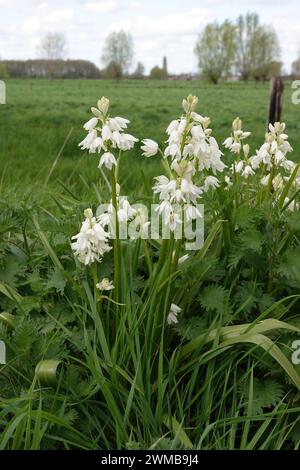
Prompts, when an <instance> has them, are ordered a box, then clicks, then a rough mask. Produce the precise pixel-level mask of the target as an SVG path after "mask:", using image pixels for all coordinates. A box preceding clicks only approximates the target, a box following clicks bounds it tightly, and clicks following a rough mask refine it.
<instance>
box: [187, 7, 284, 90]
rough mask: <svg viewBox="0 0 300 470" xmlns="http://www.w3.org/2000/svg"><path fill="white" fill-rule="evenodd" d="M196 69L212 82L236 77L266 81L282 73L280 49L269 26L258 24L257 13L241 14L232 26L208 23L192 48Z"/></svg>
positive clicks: (230, 23) (275, 35)
mask: <svg viewBox="0 0 300 470" xmlns="http://www.w3.org/2000/svg"><path fill="white" fill-rule="evenodd" d="M195 54H196V56H197V58H198V65H199V70H200V72H201V74H202V76H204V77H206V78H207V79H208V80H209V81H211V82H212V83H218V81H219V80H220V79H221V78H224V77H228V76H230V75H235V76H237V77H239V78H240V79H241V80H249V79H254V80H257V81H258V80H267V79H269V78H270V77H272V76H274V75H279V74H280V73H281V68H282V63H281V62H280V46H279V40H278V37H277V34H276V32H275V30H274V28H273V27H272V26H271V25H264V24H260V21H259V16H258V15H257V14H256V13H248V14H246V15H244V16H243V15H240V16H239V17H238V19H237V20H236V22H235V23H233V22H231V21H229V20H225V21H224V22H223V23H217V22H214V23H211V24H208V25H207V26H206V27H205V29H204V31H203V32H202V34H201V35H200V36H199V38H198V41H197V44H196V46H195Z"/></svg>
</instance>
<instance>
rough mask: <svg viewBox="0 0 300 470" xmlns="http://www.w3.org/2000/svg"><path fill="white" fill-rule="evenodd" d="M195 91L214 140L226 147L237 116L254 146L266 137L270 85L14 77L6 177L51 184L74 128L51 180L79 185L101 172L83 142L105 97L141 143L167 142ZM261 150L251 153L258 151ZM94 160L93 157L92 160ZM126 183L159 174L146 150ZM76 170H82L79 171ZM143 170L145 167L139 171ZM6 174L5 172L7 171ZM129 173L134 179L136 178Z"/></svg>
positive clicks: (2, 159) (3, 147)
mask: <svg viewBox="0 0 300 470" xmlns="http://www.w3.org/2000/svg"><path fill="white" fill-rule="evenodd" d="M189 93H192V94H195V95H197V96H198V97H199V106H198V111H199V112H200V113H201V114H203V115H208V116H210V117H211V119H212V129H213V135H214V136H215V137H216V138H217V140H218V141H219V143H220V144H221V143H222V141H223V140H224V138H225V137H227V136H228V135H229V133H230V128H231V122H232V120H233V119H234V118H235V117H236V116H237V115H238V116H240V117H241V118H242V119H243V121H244V129H245V130H250V131H252V133H253V137H252V145H255V148H258V147H259V146H260V145H261V143H262V142H263V139H264V132H265V125H266V116H267V107H268V97H269V84H264V85H261V84H259V85H256V84H254V83H224V84H221V85H218V86H215V85H209V84H206V83H203V82H198V81H192V82H181V81H180V82H175V81H170V82H159V81H132V80H131V81H127V80H125V81H121V82H119V83H116V82H113V81H107V80H93V81H88V80H86V81H83V80H64V81H61V80H53V81H50V80H8V82H7V105H6V106H1V107H0V119H1V135H2V137H1V139H0V172H1V174H3V175H4V177H3V180H4V182H5V183H8V184H9V185H10V186H11V185H14V184H15V183H17V184H18V185H19V184H20V182H24V184H28V183H29V182H30V183H31V182H32V180H33V179H34V180H35V181H37V182H38V183H40V182H43V181H45V178H46V177H47V175H48V173H49V170H50V168H51V166H52V162H53V161H54V159H55V156H56V155H57V153H58V152H59V150H60V148H61V146H62V145H63V142H64V140H65V138H66V136H67V135H68V133H69V131H70V129H71V128H72V127H73V132H72V134H71V136H70V138H69V140H68V142H67V144H66V146H65V148H64V151H63V153H62V155H61V157H60V159H59V162H58V164H57V166H56V169H55V172H54V173H53V175H52V179H51V181H54V180H55V179H57V177H59V178H61V179H63V180H64V181H66V179H68V180H69V181H68V183H69V184H73V185H75V186H80V185H81V184H82V182H81V180H79V179H78V175H79V174H81V175H86V176H88V177H89V178H91V176H92V175H91V172H93V171H94V170H93V169H94V165H93V163H92V162H90V161H89V162H88V160H87V159H88V157H86V158H85V156H83V158H82V153H81V151H80V150H79V148H78V146H77V144H78V142H80V141H81V140H82V138H83V137H84V135H85V132H84V131H83V129H82V124H83V123H84V121H85V120H87V119H89V118H90V110H89V108H90V105H91V103H96V102H97V99H98V98H99V97H101V96H102V95H105V96H107V97H108V98H110V100H111V113H112V114H117V115H121V116H124V117H128V118H129V119H130V120H131V122H132V124H131V125H130V129H129V132H131V133H132V134H134V135H135V136H137V137H138V138H140V139H142V138H145V137H150V138H153V139H156V140H158V141H163V139H164V138H165V135H164V134H162V129H164V128H166V127H167V125H168V123H169V122H170V121H171V120H172V119H173V118H174V117H176V116H177V114H178V109H179V107H178V106H179V103H180V102H181V100H182V99H183V98H184V97H185V96H187V95H188V94H189ZM291 93H292V90H291V87H290V84H286V90H285V94H284V103H283V120H284V121H285V122H286V123H287V132H288V134H289V136H290V142H291V144H292V145H293V147H294V149H295V152H294V153H293V158H297V153H298V154H299V151H300V141H299V139H297V135H298V134H299V130H300V123H299V120H298V119H297V115H298V113H299V108H298V107H297V106H295V105H293V104H292V103H291ZM255 148H252V149H251V150H252V151H253V152H254V151H255ZM90 158H94V157H93V156H91V157H90ZM128 160H129V162H128V165H127V167H126V171H127V170H128V169H130V170H133V171H130V173H128V171H127V179H126V182H125V184H126V185H127V186H128V187H129V189H134V187H135V181H134V176H135V177H138V176H139V172H138V168H140V167H144V168H145V171H146V172H147V174H149V173H150V174H155V173H156V168H155V164H153V160H151V162H149V160H147V161H145V159H142V158H140V155H139V147H137V148H136V150H135V155H134V158H130V157H128ZM75 165H76V166H75ZM137 165H138V166H137ZM3 172H4V173H3ZM129 175H130V178H129Z"/></svg>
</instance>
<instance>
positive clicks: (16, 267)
mask: <svg viewBox="0 0 300 470" xmlns="http://www.w3.org/2000/svg"><path fill="white" fill-rule="evenodd" d="M1 264H2V265H1V267H0V281H3V282H5V283H6V284H8V285H10V286H11V287H17V285H18V279H19V278H20V277H21V276H22V275H23V274H24V272H25V271H26V268H27V267H26V264H24V263H23V262H22V261H20V260H17V259H16V258H15V257H14V256H6V257H5V259H4V260H3V263H1Z"/></svg>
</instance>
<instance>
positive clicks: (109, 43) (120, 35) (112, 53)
mask: <svg viewBox="0 0 300 470" xmlns="http://www.w3.org/2000/svg"><path fill="white" fill-rule="evenodd" d="M132 60H133V40H132V36H131V34H130V33H126V32H125V31H123V30H121V31H118V32H112V33H110V34H109V35H108V36H107V38H106V40H105V45H104V51H103V55H102V61H103V62H104V64H105V65H106V67H108V66H109V65H110V64H112V63H113V64H115V65H117V66H118V67H119V69H120V70H121V75H124V74H126V73H128V71H129V68H130V66H131V64H132Z"/></svg>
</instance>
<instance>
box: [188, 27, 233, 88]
mask: <svg viewBox="0 0 300 470" xmlns="http://www.w3.org/2000/svg"><path fill="white" fill-rule="evenodd" d="M235 37H236V28H235V26H234V25H233V24H232V23H231V22H230V21H229V20H226V21H224V23H222V24H218V23H217V22H215V23H211V24H208V25H207V26H206V27H205V29H204V31H203V33H202V35H200V37H199V39H198V42H197V44H196V47H195V54H196V56H197V57H198V64H199V69H200V71H201V73H202V75H203V76H204V77H206V78H207V79H208V80H209V81H211V82H213V83H218V81H219V80H220V78H221V77H222V76H223V75H228V74H229V73H230V71H231V68H232V65H233V60H234V54H235Z"/></svg>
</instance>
